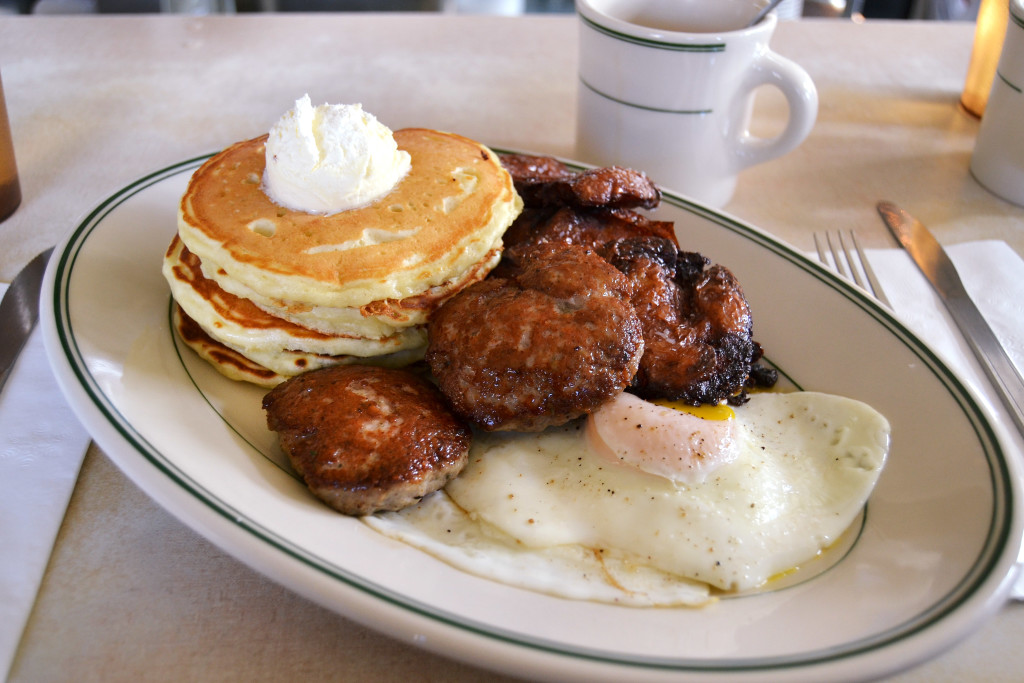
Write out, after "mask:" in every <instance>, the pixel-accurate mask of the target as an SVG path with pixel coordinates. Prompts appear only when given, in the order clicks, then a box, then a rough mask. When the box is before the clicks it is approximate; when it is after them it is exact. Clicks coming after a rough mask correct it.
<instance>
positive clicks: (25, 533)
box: [0, 285, 89, 678]
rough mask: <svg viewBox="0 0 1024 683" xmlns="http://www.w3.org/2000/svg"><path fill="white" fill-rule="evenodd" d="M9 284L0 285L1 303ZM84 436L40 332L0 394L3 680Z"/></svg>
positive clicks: (75, 470) (0, 663) (75, 473)
mask: <svg viewBox="0 0 1024 683" xmlns="http://www.w3.org/2000/svg"><path fill="white" fill-rule="evenodd" d="M6 291H7V285H0V296H2V295H3V293H4V292H6ZM88 446H89V436H88V434H87V433H86V432H85V430H84V429H83V428H82V426H81V425H80V424H79V422H78V419H77V418H76V417H75V415H74V413H72V412H71V408H70V407H69V406H68V405H67V402H66V401H65V400H64V397H63V395H62V394H61V392H60V389H59V388H58V387H57V380H56V379H54V376H53V373H52V371H51V370H50V365H49V363H48V362H47V360H46V353H45V352H44V350H43V338H42V336H41V334H40V331H39V329H38V328H36V329H35V330H34V331H33V333H32V336H31V337H30V338H29V340H28V343H26V345H25V348H24V349H23V350H22V352H21V356H20V357H19V358H18V361H17V363H15V365H14V368H13V369H12V371H11V374H10V376H9V377H8V379H7V385H6V386H5V387H4V389H3V392H2V393H0V674H3V675H4V678H6V675H7V672H8V671H9V670H10V666H11V662H12V660H13V659H14V653H15V651H16V650H17V648H18V642H19V641H20V640H21V633H22V631H23V630H24V628H25V622H26V621H27V619H28V615H29V613H30V612H31V611H32V605H33V604H34V603H35V599H36V593H37V592H38V590H39V584H40V582H41V581H42V578H43V573H44V572H45V571H46V565H47V562H48V561H49V559H50V551H51V550H52V549H53V544H54V541H55V540H56V537H57V531H58V530H59V529H60V525H61V522H62V521H63V519H64V511H65V510H66V509H67V504H68V500H69V499H70V498H71V492H72V490H73V489H74V487H75V481H76V480H77V478H78V470H79V468H80V467H81V464H82V458H83V456H84V455H85V451H86V449H87V448H88Z"/></svg>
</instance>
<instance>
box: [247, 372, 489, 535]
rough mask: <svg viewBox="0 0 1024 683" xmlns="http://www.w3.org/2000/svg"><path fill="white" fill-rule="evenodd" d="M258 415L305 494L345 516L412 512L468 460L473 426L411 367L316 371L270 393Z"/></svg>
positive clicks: (295, 378)
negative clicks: (263, 416)
mask: <svg viewBox="0 0 1024 683" xmlns="http://www.w3.org/2000/svg"><path fill="white" fill-rule="evenodd" d="M263 409H264V410H266V411H267V426H268V427H270V429H271V430H273V431H275V432H278V436H279V438H280V442H281V448H282V449H283V450H284V452H285V453H286V454H287V455H288V458H289V459H290V460H291V463H292V466H293V467H294V468H295V470H296V471H297V472H298V473H299V475H300V476H301V477H302V479H303V481H305V482H306V485H307V486H309V489H310V491H312V492H313V494H314V495H315V496H317V497H318V498H320V499H321V500H323V501H324V502H325V503H327V504H328V505H330V506H331V507H332V508H334V509H336V510H338V511H340V512H343V513H345V514H347V515H368V514H371V513H373V512H377V511H379V510H400V509H401V508H404V507H407V506H409V505H412V504H414V503H416V502H417V501H419V499H420V498H422V497H423V496H425V495H427V494H428V493H431V492H433V491H436V490H437V489H439V488H441V487H442V486H444V485H445V484H446V483H447V482H448V481H449V480H450V479H452V478H453V477H455V476H456V475H457V474H458V473H459V472H461V471H462V468H463V467H464V466H465V464H466V461H467V458H468V454H469V445H470V439H471V433H470V430H469V427H468V426H467V425H466V424H465V423H464V422H463V421H462V420H460V419H458V418H457V417H455V416H454V415H452V413H451V411H450V410H449V409H448V407H447V405H446V404H445V401H444V397H443V396H441V394H440V392H439V391H438V390H437V388H436V387H434V385H432V384H431V383H429V382H428V381H426V380H425V379H423V378H422V377H420V376H418V375H416V374H414V373H412V372H410V371H408V370H397V369H389V368H379V367H369V366H360V365H343V366H337V367H331V368H324V369H322V370H314V371H312V372H307V373H305V374H303V375H299V376H297V377H293V378H291V379H289V380H288V381H286V382H284V383H282V384H280V385H278V386H277V387H275V388H274V389H273V390H271V391H270V392H269V393H268V394H267V395H266V396H265V397H264V398H263Z"/></svg>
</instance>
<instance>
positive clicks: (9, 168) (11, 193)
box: [0, 79, 21, 221]
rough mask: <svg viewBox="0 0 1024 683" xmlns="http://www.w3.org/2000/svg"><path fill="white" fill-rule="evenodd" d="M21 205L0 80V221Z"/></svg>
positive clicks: (12, 142)
mask: <svg viewBox="0 0 1024 683" xmlns="http://www.w3.org/2000/svg"><path fill="white" fill-rule="evenodd" d="M19 204H21V184H20V183H19V182H18V165H17V164H16V163H15V161H14V141H13V140H11V122H10V121H9V120H8V119H7V103H6V102H5V101H4V83H3V80H2V79H0V221H3V220H5V219H6V218H7V217H8V216H10V215H11V214H12V213H14V210H15V209H17V208H18V205H19Z"/></svg>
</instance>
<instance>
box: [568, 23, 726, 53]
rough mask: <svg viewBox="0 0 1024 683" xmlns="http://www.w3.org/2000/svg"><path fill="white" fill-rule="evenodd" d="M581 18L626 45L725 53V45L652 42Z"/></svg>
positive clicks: (599, 31) (595, 28)
mask: <svg viewBox="0 0 1024 683" xmlns="http://www.w3.org/2000/svg"><path fill="white" fill-rule="evenodd" d="M579 17H580V20H581V21H582V22H583V23H584V24H585V25H586V26H589V27H590V28H592V29H594V30H595V31H597V32H598V33H601V34H604V35H606V36H608V37H609V38H614V39H615V40H621V41H623V42H625V43H632V44H633V45H640V46H641V47H650V48H654V49H656V50H671V51H673V52H725V43H672V42H669V41H666V40H651V39H649V38H640V37H639V36H631V35H629V34H628V33H622V32H621V31H616V30H614V29H610V28H608V27H607V26H602V25H601V24H598V23H597V22H595V21H593V20H592V19H588V18H587V17H585V16H583V15H579Z"/></svg>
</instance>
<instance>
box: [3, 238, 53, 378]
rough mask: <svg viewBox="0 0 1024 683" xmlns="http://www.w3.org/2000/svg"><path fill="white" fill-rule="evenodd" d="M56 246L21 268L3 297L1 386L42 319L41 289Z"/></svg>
mask: <svg viewBox="0 0 1024 683" xmlns="http://www.w3.org/2000/svg"><path fill="white" fill-rule="evenodd" d="M52 253H53V247H50V248H49V249H47V250H46V251H44V252H42V253H41V254H38V255H37V256H36V257H35V258H34V259H32V260H31V261H29V263H28V265H27V266H25V267H24V268H22V269H21V272H19V273H18V274H17V275H15V276H14V279H13V280H12V281H11V286H10V287H8V288H7V292H6V293H5V294H4V298H3V300H0V389H3V386H4V384H5V383H6V382H7V376H8V375H10V374H11V368H12V367H14V361H15V360H17V358H18V354H20V353H21V349H22V347H23V346H25V342H26V341H28V337H29V335H30V334H31V333H32V328H34V327H35V325H36V321H37V320H38V319H39V290H40V288H41V286H42V283H43V273H45V272H46V264H47V263H49V261H50V255H51V254H52Z"/></svg>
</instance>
